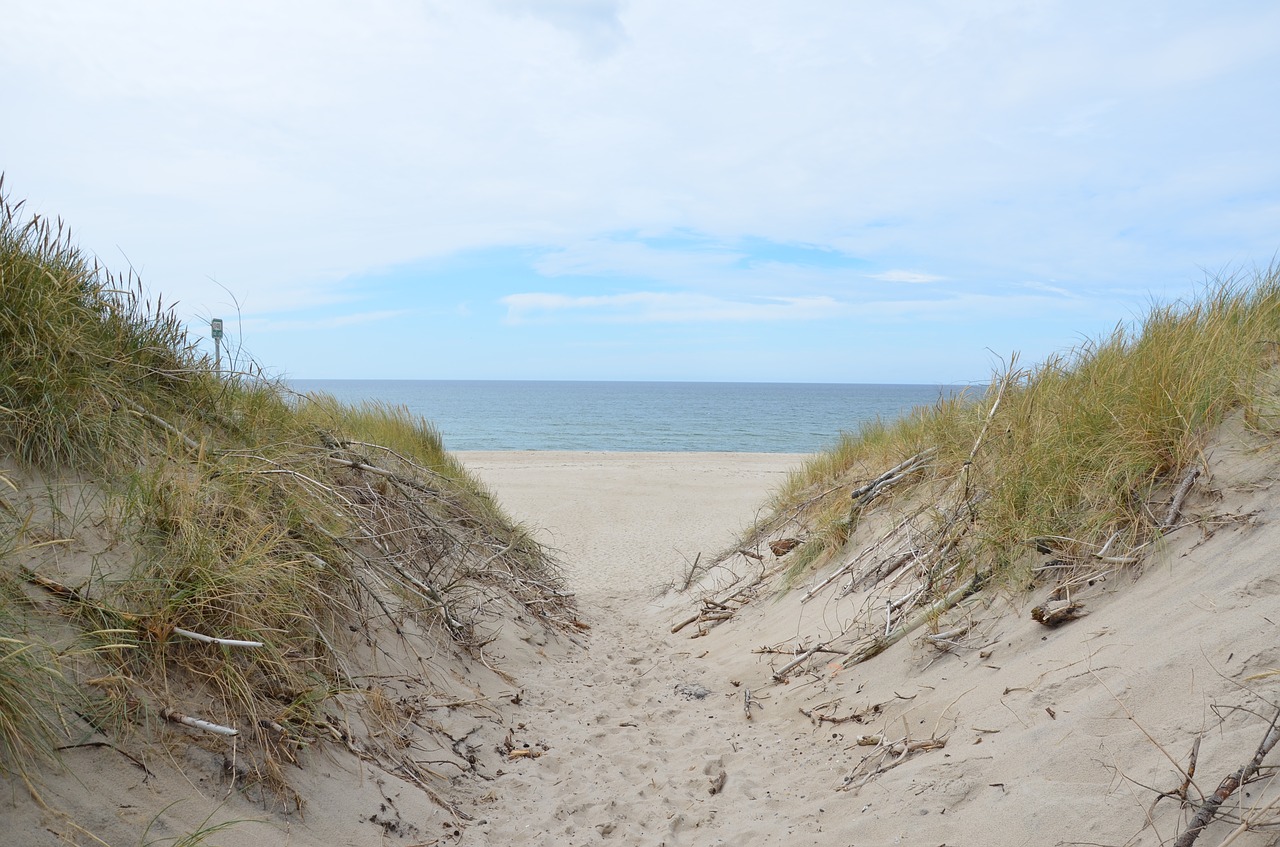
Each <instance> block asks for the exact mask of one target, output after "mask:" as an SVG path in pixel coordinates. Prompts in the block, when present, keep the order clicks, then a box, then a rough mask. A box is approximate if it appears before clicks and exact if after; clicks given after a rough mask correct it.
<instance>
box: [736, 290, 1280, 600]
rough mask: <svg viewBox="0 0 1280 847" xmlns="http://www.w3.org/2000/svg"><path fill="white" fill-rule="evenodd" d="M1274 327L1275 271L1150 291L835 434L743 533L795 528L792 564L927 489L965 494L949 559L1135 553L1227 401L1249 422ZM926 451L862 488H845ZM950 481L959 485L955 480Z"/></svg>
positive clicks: (1272, 349)
mask: <svg viewBox="0 0 1280 847" xmlns="http://www.w3.org/2000/svg"><path fill="white" fill-rule="evenodd" d="M1278 342H1280V271H1277V270H1276V269H1274V268H1273V269H1271V270H1268V271H1266V272H1263V273H1259V274H1257V275H1256V276H1255V277H1254V278H1253V279H1250V280H1247V281H1242V280H1227V281H1221V282H1217V283H1215V284H1213V285H1212V286H1210V287H1209V288H1208V289H1207V290H1206V291H1205V292H1204V294H1203V296H1201V297H1200V298H1199V299H1196V300H1194V301H1191V302H1184V303H1176V304H1170V305H1158V306H1153V307H1152V308H1151V309H1150V311H1149V312H1148V313H1147V315H1146V316H1145V317H1144V318H1143V319H1142V320H1141V321H1139V322H1137V323H1136V324H1134V325H1132V326H1124V325H1122V326H1118V327H1117V328H1116V329H1115V330H1114V331H1113V332H1112V333H1110V334H1109V335H1107V336H1105V337H1102V338H1099V339H1096V340H1092V341H1089V342H1087V343H1084V344H1081V345H1080V346H1078V347H1077V348H1075V349H1073V350H1071V351H1069V352H1068V353H1065V354H1062V355H1060V356H1054V357H1052V358H1050V359H1048V360H1047V361H1045V362H1042V363H1040V364H1037V365H1033V366H1029V367H1022V366H1020V365H1018V364H1017V362H1016V360H1015V361H1014V362H1013V363H1012V364H1011V365H1010V366H1009V367H1008V368H1007V369H1006V370H1004V371H1002V372H999V373H996V374H994V375H993V377H992V380H991V383H990V387H989V388H988V389H986V391H985V392H983V393H981V394H977V395H974V394H970V395H961V396H959V397H956V398H952V399H947V400H942V401H939V402H938V403H937V404H935V405H933V406H930V407H925V408H918V409H915V410H914V411H912V412H911V413H910V414H908V415H907V416H905V417H904V418H903V419H901V420H899V421H895V422H878V423H875V424H873V425H870V426H867V427H864V428H863V429H862V430H861V431H860V432H858V433H854V434H846V435H845V436H843V437H842V439H841V440H840V442H839V443H838V444H837V445H836V446H835V447H834V448H833V449H831V450H830V451H828V452H826V453H823V454H820V455H818V456H816V457H814V458H813V459H812V460H811V461H809V462H808V463H807V464H806V465H805V466H804V467H803V468H801V469H800V470H798V471H797V472H796V473H794V474H793V475H792V476H791V477H790V479H789V480H788V482H787V483H786V484H785V486H784V487H783V488H782V489H781V490H780V491H779V492H778V493H777V495H776V496H775V497H774V499H773V501H772V503H771V509H770V514H769V515H768V516H767V517H766V518H765V519H763V520H762V521H761V522H760V523H759V524H758V525H757V526H756V527H754V528H753V530H752V531H751V533H749V534H748V536H747V537H746V538H745V539H744V543H751V542H752V541H753V540H754V539H757V538H760V537H763V536H765V535H768V534H769V533H778V532H791V533H799V534H800V535H801V536H802V537H803V538H804V540H805V543H804V545H803V546H802V547H801V548H800V550H799V551H798V553H797V554H794V561H795V563H796V564H795V565H794V566H793V573H792V575H793V577H797V576H800V575H802V574H803V573H805V572H807V571H809V570H810V569H811V568H813V567H816V566H820V565H822V564H823V563H825V562H828V561H831V560H832V558H834V557H837V556H839V555H842V551H843V550H844V548H845V544H846V542H847V541H848V540H849V539H850V537H851V535H852V534H853V533H854V531H855V530H856V528H857V527H858V526H859V523H860V521H861V520H862V519H863V517H864V516H866V515H867V514H869V513H870V512H872V511H873V510H876V509H881V508H884V507H887V506H889V505H891V504H893V503H895V502H897V503H899V504H900V506H901V507H902V508H906V506H905V504H906V503H907V502H908V501H910V502H912V503H917V504H918V503H931V504H933V506H934V508H933V509H931V510H926V511H929V512H930V513H931V514H932V515H933V520H934V521H935V523H936V522H939V521H944V520H951V521H955V519H956V516H955V513H954V511H953V512H952V513H951V515H950V517H947V518H944V517H943V515H942V513H943V511H945V508H952V509H953V510H954V509H956V508H963V510H964V511H965V512H966V515H965V518H964V521H963V523H964V526H965V529H964V539H963V543H961V544H959V545H958V546H957V547H955V549H954V552H953V555H955V556H957V557H963V558H964V559H965V563H964V566H963V567H962V568H960V569H959V571H958V574H959V575H960V577H961V578H963V576H964V575H965V574H970V573H974V572H980V573H983V574H984V575H986V576H988V577H993V578H996V579H1001V580H1007V581H1009V582H1011V583H1013V584H1024V583H1025V579H1024V578H1025V577H1026V575H1027V573H1026V569H1027V567H1028V565H1029V562H1030V561H1031V557H1030V556H1029V554H1030V553H1032V552H1033V551H1034V550H1036V549H1039V550H1040V551H1042V552H1043V551H1050V552H1052V553H1053V554H1054V555H1055V556H1057V557H1058V559H1059V560H1060V561H1066V562H1069V563H1070V562H1075V563H1081V564H1087V563H1088V562H1089V561H1090V560H1091V559H1096V558H1097V554H1098V553H1099V552H1100V551H1102V552H1105V553H1106V554H1107V557H1108V558H1110V559H1115V560H1117V561H1120V560H1125V559H1130V558H1135V557H1140V555H1141V553H1142V551H1143V550H1144V549H1146V545H1147V544H1148V543H1149V542H1150V541H1152V540H1153V539H1154V538H1156V537H1158V536H1159V534H1160V533H1161V531H1162V529H1164V528H1163V527H1162V526H1161V521H1162V519H1163V511H1164V507H1165V506H1166V505H1167V501H1168V498H1169V495H1170V492H1171V489H1172V488H1173V487H1174V486H1175V485H1176V484H1177V483H1178V482H1179V480H1180V479H1181V478H1182V476H1183V475H1184V474H1185V473H1186V472H1187V471H1188V469H1191V468H1194V467H1196V466H1198V465H1200V464H1202V463H1203V456H1202V455H1201V451H1202V448H1203V446H1204V444H1205V440H1206V438H1207V437H1208V435H1209V434H1210V433H1211V432H1212V430H1213V429H1214V428H1215V427H1216V426H1218V425H1219V424H1220V423H1221V422H1222V421H1223V420H1224V419H1225V417H1226V416H1227V415H1228V414H1230V413H1231V412H1233V411H1235V410H1238V409H1244V410H1245V417H1246V420H1248V421H1250V422H1252V423H1254V424H1255V425H1257V424H1258V423H1259V422H1260V421H1263V420H1265V419H1266V416H1265V415H1259V413H1258V410H1259V404H1260V403H1263V404H1265V403H1266V402H1267V401H1266V399H1265V398H1266V396H1267V395H1268V392H1267V391H1264V390H1262V386H1263V384H1264V383H1265V382H1266V381H1267V380H1268V379H1269V375H1270V373H1271V372H1272V369H1273V368H1274V366H1275V364H1276V361H1277V349H1278V348H1277V343H1278ZM923 451H929V453H928V454H927V456H928V458H927V461H925V462H923V463H922V464H921V465H920V466H919V468H918V469H916V470H914V471H913V472H912V473H911V474H910V475H909V476H908V477H907V478H904V479H903V480H901V482H902V484H900V485H895V486H893V487H892V488H888V489H886V490H885V491H884V493H883V495H882V496H879V497H876V498H875V500H874V501H873V502H871V503H865V504H859V503H857V502H853V501H851V498H850V493H851V492H853V491H855V490H856V489H858V488H859V486H861V485H863V484H864V483H866V482H867V481H868V480H873V479H874V478H876V476H877V475H878V474H881V473H882V472H884V471H886V470H888V469H890V468H892V467H894V466H896V465H898V464H899V463H901V462H903V461H904V460H906V459H908V458H910V457H912V456H918V455H921V454H922V452H923ZM960 489H963V490H960Z"/></svg>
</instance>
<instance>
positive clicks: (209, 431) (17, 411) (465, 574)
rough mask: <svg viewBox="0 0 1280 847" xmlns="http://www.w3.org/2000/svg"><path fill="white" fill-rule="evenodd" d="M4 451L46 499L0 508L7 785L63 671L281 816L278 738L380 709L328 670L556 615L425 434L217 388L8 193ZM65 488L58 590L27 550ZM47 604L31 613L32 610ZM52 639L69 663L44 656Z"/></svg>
mask: <svg viewBox="0 0 1280 847" xmlns="http://www.w3.org/2000/svg"><path fill="white" fill-rule="evenodd" d="M0 450H3V451H4V453H5V454H6V455H7V456H10V457H12V461H13V462H14V463H15V465H16V467H17V468H18V469H20V471H21V473H20V474H19V475H18V476H22V477H26V478H32V479H38V480H43V482H40V483H38V486H47V488H44V489H41V491H36V492H32V491H29V490H19V487H18V486H7V487H6V488H5V490H4V491H3V492H0V498H3V499H0V531H3V532H4V533H5V537H6V538H7V539H9V542H8V543H6V545H5V551H0V584H2V586H3V587H6V591H5V592H3V593H0V759H3V760H4V763H5V767H8V768H9V769H11V770H25V769H27V768H31V767H34V766H35V765H37V764H38V763H39V762H41V761H44V760H46V759H47V758H48V757H49V755H50V754H51V753H52V752H53V751H54V750H55V747H56V745H55V744H54V740H55V738H54V736H55V735H56V734H57V732H58V731H62V730H56V729H55V728H56V727H58V726H59V719H58V717H57V716H58V714H59V705H60V704H64V703H65V701H66V698H67V697H68V696H70V695H69V694H68V692H69V691H70V690H71V689H74V688H76V686H72V685H69V684H68V683H67V680H68V679H69V678H72V677H74V678H75V679H78V680H81V681H83V682H84V685H82V686H80V687H79V690H78V693H77V694H76V696H80V695H83V696H85V697H86V698H88V700H89V701H90V702H88V703H80V704H78V705H77V709H78V710H80V712H81V713H82V714H84V715H87V716H89V717H88V718H86V719H88V720H90V721H91V724H93V725H94V726H96V727H97V728H100V729H105V730H106V731H109V732H117V733H119V734H122V735H128V734H130V732H131V730H130V729H129V728H130V727H134V728H135V729H137V730H141V731H142V732H143V733H145V732H150V731H152V730H154V729H155V728H157V727H159V726H161V725H162V724H163V720H164V716H165V715H170V714H172V713H174V712H178V713H183V714H185V713H188V712H190V713H194V714H198V715H200V716H201V717H202V718H204V719H207V720H209V721H212V722H214V723H218V724H223V725H226V726H227V727H228V728H236V729H238V730H239V731H241V736H240V739H241V740H240V741H239V744H240V746H239V748H238V752H237V761H240V762H242V763H244V765H245V767H246V768H248V769H249V771H250V772H251V773H250V777H251V778H252V779H253V780H256V781H257V782H258V783H259V784H261V785H265V786H267V787H269V788H272V789H278V790H280V791H281V796H283V797H285V798H286V800H287V798H288V792H287V790H285V788H284V786H283V783H284V777H283V773H284V771H283V769H282V767H281V763H282V762H290V761H294V760H295V759H296V757H297V756H298V755H299V754H298V752H297V747H296V741H297V740H298V739H307V738H310V739H315V738H318V737H333V735H334V733H335V732H338V730H336V729H335V728H334V727H333V726H332V724H331V722H330V719H329V718H327V717H325V716H326V715H329V714H333V713H340V712H342V711H343V710H344V709H349V708H357V709H361V708H363V709H364V710H365V711H368V709H367V708H365V707H362V706H358V705H356V706H353V705H352V702H353V701H350V700H347V701H344V702H342V703H340V704H335V703H333V702H332V700H333V698H335V697H341V696H342V695H343V694H344V693H351V692H355V691H357V690H359V691H360V695H359V697H358V698H357V701H358V702H359V703H375V702H386V701H387V699H388V698H387V697H386V696H382V695H381V692H380V691H377V690H367V689H368V685H369V684H368V683H367V682H366V683H364V684H362V685H357V684H356V683H355V681H354V679H353V674H354V673H355V672H357V671H358V669H357V668H353V666H352V662H353V659H352V657H351V655H349V653H350V651H351V650H353V649H354V650H357V651H358V650H359V649H362V648H360V645H361V644H365V643H368V639H371V638H374V637H375V633H376V632H377V631H380V629H379V628H381V630H385V631H388V632H392V633H394V634H395V636H396V637H398V638H406V639H407V638H409V637H410V636H411V635H412V637H413V638H414V639H416V640H415V641H412V642H407V643H409V644H411V645H413V644H416V645H418V646H417V647H416V648H412V649H417V650H419V651H420V655H421V656H422V658H423V660H424V663H425V664H424V667H429V666H430V662H431V661H432V656H433V655H434V654H435V653H436V652H437V647H436V646H435V645H438V644H439V642H441V641H445V642H452V643H453V644H455V645H456V646H457V648H458V649H459V650H462V651H463V652H465V651H467V650H474V651H478V650H479V649H480V645H482V644H483V642H484V640H485V639H486V638H487V637H489V634H488V629H487V627H489V626H490V625H492V623H493V622H494V621H495V620H496V619H498V618H501V617H502V616H503V615H509V614H514V613H516V612H517V611H518V612H519V613H521V614H522V615H527V616H528V617H531V618H533V619H538V620H542V621H543V622H545V623H547V624H549V625H557V624H567V623H568V621H567V618H568V617H570V616H571V615H572V600H571V598H570V597H569V595H568V594H567V593H566V592H564V591H563V588H562V585H561V581H560V576H559V572H558V566H557V563H556V562H555V560H554V559H553V558H552V557H551V556H550V555H548V553H547V551H545V550H544V549H543V548H542V547H541V546H540V545H538V544H537V543H536V542H535V541H533V539H532V538H531V536H530V535H529V534H528V533H527V532H526V531H525V530H524V529H523V528H522V527H520V526H518V525H516V524H515V523H513V522H512V521H511V520H510V518H509V517H508V516H507V515H506V514H505V513H504V512H503V511H502V510H501V508H499V506H498V505H497V504H496V503H495V502H494V500H493V497H492V495H491V494H490V493H489V492H488V491H486V490H485V489H484V487H483V486H482V485H481V484H480V483H479V482H478V481H477V480H476V479H475V478H474V477H473V476H471V475H470V474H469V473H468V472H467V471H466V469H465V468H464V467H462V466H461V465H460V464H459V463H458V462H457V461H456V460H455V459H454V458H453V457H452V456H450V455H449V454H448V453H447V452H445V451H444V449H443V447H442V444H441V441H440V437H439V434H438V433H437V432H436V431H435V430H434V428H433V427H432V426H431V425H430V424H429V423H428V422H426V421H423V420H421V419H420V418H416V417H414V416H412V415H409V414H408V413H407V412H405V411H404V410H403V409H399V408H394V407H385V406H376V405H366V406H361V407H356V408H353V407H346V406H342V405H341V404H339V403H337V402H335V401H333V400H332V398H327V397H324V396H319V395H317V396H307V397H299V396H297V395H294V394H293V393H292V392H290V391H288V390H287V389H286V388H285V387H284V386H283V384H282V383H280V382H279V381H277V380H271V379H267V378H265V377H264V376H263V374H262V373H261V372H258V371H250V372H247V373H232V374H229V375H228V374H226V373H223V374H219V373H217V372H215V370H214V366H213V362H212V361H211V360H210V359H209V357H208V356H206V355H204V354H203V353H201V352H200V350H199V349H198V346H197V345H196V343H195V342H193V341H192V340H191V339H190V338H189V337H188V335H187V333H186V329H185V328H184V326H183V325H182V324H181V322H180V321H179V320H178V319H177V317H176V316H175V315H174V314H173V312H172V311H171V310H169V309H167V308H165V307H164V305H163V304H162V303H161V302H160V301H159V300H158V299H157V300H156V301H155V302H152V301H150V300H149V299H148V298H147V296H146V295H145V292H144V289H143V288H142V286H141V285H140V283H139V282H138V280H136V279H135V278H133V277H132V276H127V277H124V278H120V277H118V276H115V275H112V274H110V273H109V272H107V271H106V270H105V269H104V268H102V267H100V266H99V265H98V264H97V263H96V262H92V261H89V260H88V259H86V258H85V257H84V256H83V255H82V254H81V252H80V251H79V249H78V248H77V247H76V246H75V245H74V244H73V243H72V241H71V238H70V236H69V235H68V233H67V232H66V230H65V229H64V228H63V227H62V226H61V224H60V223H53V222H50V221H48V220H45V219H40V218H35V217H32V218H24V217H23V215H22V209H21V204H13V203H9V202H8V201H7V200H5V199H4V198H3V197H0ZM4 478H5V479H7V478H8V477H7V476H5V477H4ZM60 480H70V482H60ZM86 481H87V482H86ZM85 485H89V486H91V487H92V488H93V493H92V496H88V497H87V498H85V499H84V502H85V503H87V504H90V505H87V506H85V507H84V510H82V511H83V513H77V515H76V516H75V518H74V519H67V518H66V517H65V516H59V517H57V519H56V520H57V522H58V528H59V533H60V534H63V533H65V534H66V535H67V536H68V539H67V540H68V541H69V542H74V543H75V545H79V546H81V547H84V548H86V549H89V548H92V550H93V552H92V553H91V555H92V556H93V557H94V561H95V565H94V567H93V573H92V576H91V577H90V578H88V579H87V580H86V579H81V580H79V581H77V582H76V584H73V585H66V584H61V583H60V582H59V580H60V579H63V578H62V577H60V576H59V572H58V571H56V570H54V571H52V572H49V573H46V572H43V571H42V567H43V565H44V563H45V561H46V560H42V559H40V558H39V557H32V556H29V555H25V554H24V553H23V551H24V550H26V551H30V550H31V549H34V548H35V547H36V546H38V545H36V544H32V543H29V541H30V539H32V538H37V537H39V536H41V534H42V533H43V534H46V535H47V534H48V531H49V526H37V524H39V523H40V522H41V521H42V520H45V519H44V518H41V517H39V516H40V515H41V514H45V513H48V512H49V511H50V510H49V508H48V503H49V502H53V501H56V500H57V499H58V494H57V492H58V490H59V487H60V486H63V487H68V486H81V487H83V486H85ZM42 498H43V499H44V501H47V502H46V503H45V505H44V506H41V505H40V502H39V501H41V499H42ZM42 509H43V511H42ZM57 511H58V510H57V507H56V506H55V507H54V509H53V512H54V513H57ZM48 520H54V518H49V519H48ZM95 544H97V545H98V546H97V547H93V545H95ZM68 549H69V548H68ZM23 582H26V583H28V585H26V586H25V587H24V586H22V583H23ZM9 588H13V589H14V590H8V589H9ZM42 592H43V597H44V599H45V601H46V602H42V603H38V604H33V603H31V602H29V598H30V596H31V595H32V594H33V593H34V594H36V595H41V594H42ZM50 593H51V594H52V597H50V596H49V595H50ZM51 603H52V605H53V606H54V607H55V608H56V609H57V612H56V613H55V614H54V615H53V616H50V613H49V612H48V609H49V607H50V604H51ZM68 631H71V632H72V636H71V637H72V638H78V639H79V641H80V642H82V643H81V644H77V645H74V646H73V647H71V648H69V649H68V651H67V652H66V653H65V654H63V653H59V654H54V653H53V652H52V651H50V650H48V649H45V648H43V647H42V645H43V644H44V641H43V640H42V638H43V636H44V635H45V634H46V633H57V634H58V636H59V638H58V640H59V642H61V641H62V640H63V637H64V636H65V635H66V633H67V632H68ZM184 632H188V633H196V634H198V635H203V636H209V637H214V638H221V639H234V640H237V641H245V642H252V643H258V644H260V645H261V646H260V647H253V648H244V647H229V646H218V645H214V646H212V647H211V646H210V645H209V644H208V643H202V642H198V641H193V640H191V638H190V637H188V636H184V635H183V634H182V633H184ZM66 714H68V712H67V711H66V710H65V709H64V710H63V712H62V716H63V717H62V719H61V720H63V721H65V717H66ZM364 717H365V718H366V719H367V720H366V721H365V722H366V724H367V725H369V726H370V727H373V726H376V724H377V722H378V720H379V717H378V715H377V714H374V713H373V712H369V714H366V715H364ZM264 727H265V728H264ZM133 734H135V735H136V734H137V732H134V733H133ZM308 743H310V742H308ZM368 743H370V744H375V743H377V742H375V741H372V740H371V741H369V742H368Z"/></svg>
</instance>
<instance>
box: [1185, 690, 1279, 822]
mask: <svg viewBox="0 0 1280 847" xmlns="http://www.w3.org/2000/svg"><path fill="white" fill-rule="evenodd" d="M1277 741H1280V710H1277V712H1276V714H1275V715H1274V716H1273V717H1272V718H1271V723H1270V724H1269V725H1268V726H1267V732H1266V734H1265V735H1264V736H1263V737H1262V742H1261V743H1260V744H1259V745H1258V749H1257V750H1255V751H1254V753H1253V758H1252V759H1250V760H1249V761H1247V762H1245V763H1244V764H1243V765H1241V766H1240V767H1239V768H1237V769H1236V770H1235V772H1234V773H1232V774H1230V775H1229V776H1227V777H1226V778H1225V779H1223V780H1222V782H1221V783H1219V784H1218V790H1217V791H1215V792H1213V794H1212V795H1211V796H1210V797H1209V799H1207V800H1205V802H1204V805H1202V806H1201V807H1200V808H1199V810H1197V811H1196V813H1195V815H1194V816H1193V817H1192V818H1191V822H1190V823H1189V824H1188V825H1187V828H1186V829H1185V830H1183V832H1182V834H1181V835H1179V836H1178V840H1177V841H1175V842H1173V847H1191V845H1192V844H1194V843H1195V840H1196V839H1197V838H1199V837H1200V833H1201V832H1203V831H1204V828H1205V827H1206V826H1208V825H1209V823H1210V822H1211V821H1212V820H1213V818H1214V816H1215V815H1217V814H1218V809H1219V808H1220V807H1221V806H1222V804H1223V803H1225V802H1226V801H1227V798H1229V797H1230V796H1231V795H1232V794H1234V793H1235V790H1236V789H1237V788H1239V787H1240V786H1241V785H1243V784H1244V783H1245V782H1247V781H1248V780H1250V779H1251V778H1253V775H1254V774H1256V773H1257V772H1258V768H1260V767H1262V760H1263V759H1265V758H1266V757H1267V754H1268V753H1270V752H1271V748H1273V747H1275V746H1276V742H1277Z"/></svg>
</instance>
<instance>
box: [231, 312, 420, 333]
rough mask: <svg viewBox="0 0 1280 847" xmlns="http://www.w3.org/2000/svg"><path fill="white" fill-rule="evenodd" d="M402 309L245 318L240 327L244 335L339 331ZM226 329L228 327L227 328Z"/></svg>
mask: <svg viewBox="0 0 1280 847" xmlns="http://www.w3.org/2000/svg"><path fill="white" fill-rule="evenodd" d="M405 313H406V312H405V310H403V309H398V310H397V309H384V310H380V311H374V312H352V313H349V314H344V315H332V316H328V317H323V318H283V319H281V318H263V317H256V318H245V319H244V320H243V321H242V322H241V325H242V326H243V327H244V329H245V332H246V334H248V331H249V330H252V331H253V332H254V334H257V335H261V334H262V333H264V332H305V331H315V330H324V329H341V328H343V327H350V326H359V325H362V324H370V323H378V322H380V321H386V320H390V319H392V318H396V317H399V316H400V315H403V314H405ZM228 329H230V327H229V326H228Z"/></svg>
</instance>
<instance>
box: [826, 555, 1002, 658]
mask: <svg viewBox="0 0 1280 847" xmlns="http://www.w3.org/2000/svg"><path fill="white" fill-rule="evenodd" d="M981 583H982V579H981V576H980V575H979V574H974V575H973V577H972V578H971V579H968V580H966V581H965V583H964V584H963V585H961V586H959V587H957V588H954V589H952V590H951V591H950V592H949V593H948V594H947V595H946V596H945V597H942V598H941V599H940V600H938V601H937V602H935V603H932V604H930V605H929V606H928V607H926V608H924V609H921V610H920V611H918V612H916V613H915V614H914V615H912V616H911V617H910V618H909V619H907V620H906V621H905V622H903V623H902V624H900V625H899V626H898V628H897V629H895V630H893V631H892V632H891V633H889V634H888V635H883V636H876V637H875V638H873V639H872V640H871V641H870V642H869V643H867V644H865V645H864V646H862V647H861V648H859V649H857V650H853V651H850V652H848V653H846V654H845V656H844V658H843V659H841V660H840V664H841V665H842V666H843V667H846V668H848V667H852V666H853V665H857V664H860V663H862V662H865V661H867V660H868V659H871V658H874V657H875V656H878V655H880V654H881V653H883V652H884V651H885V650H887V649H889V648H890V647H892V646H893V645H895V644H897V643H898V642H899V641H901V640H902V639H903V638H905V637H907V636H908V635H910V634H911V633H912V632H915V631H916V630H917V629H919V628H920V627H922V626H924V624H925V623H927V622H928V621H930V620H934V619H936V618H937V617H938V616H939V615H941V614H942V613H943V612H945V611H947V610H948V609H950V608H951V607H952V606H954V605H956V604H957V603H959V602H960V601H961V600H963V599H964V598H965V597H968V596H969V595H970V594H972V593H973V592H975V591H977V590H978V587H979V586H980V585H981Z"/></svg>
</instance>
